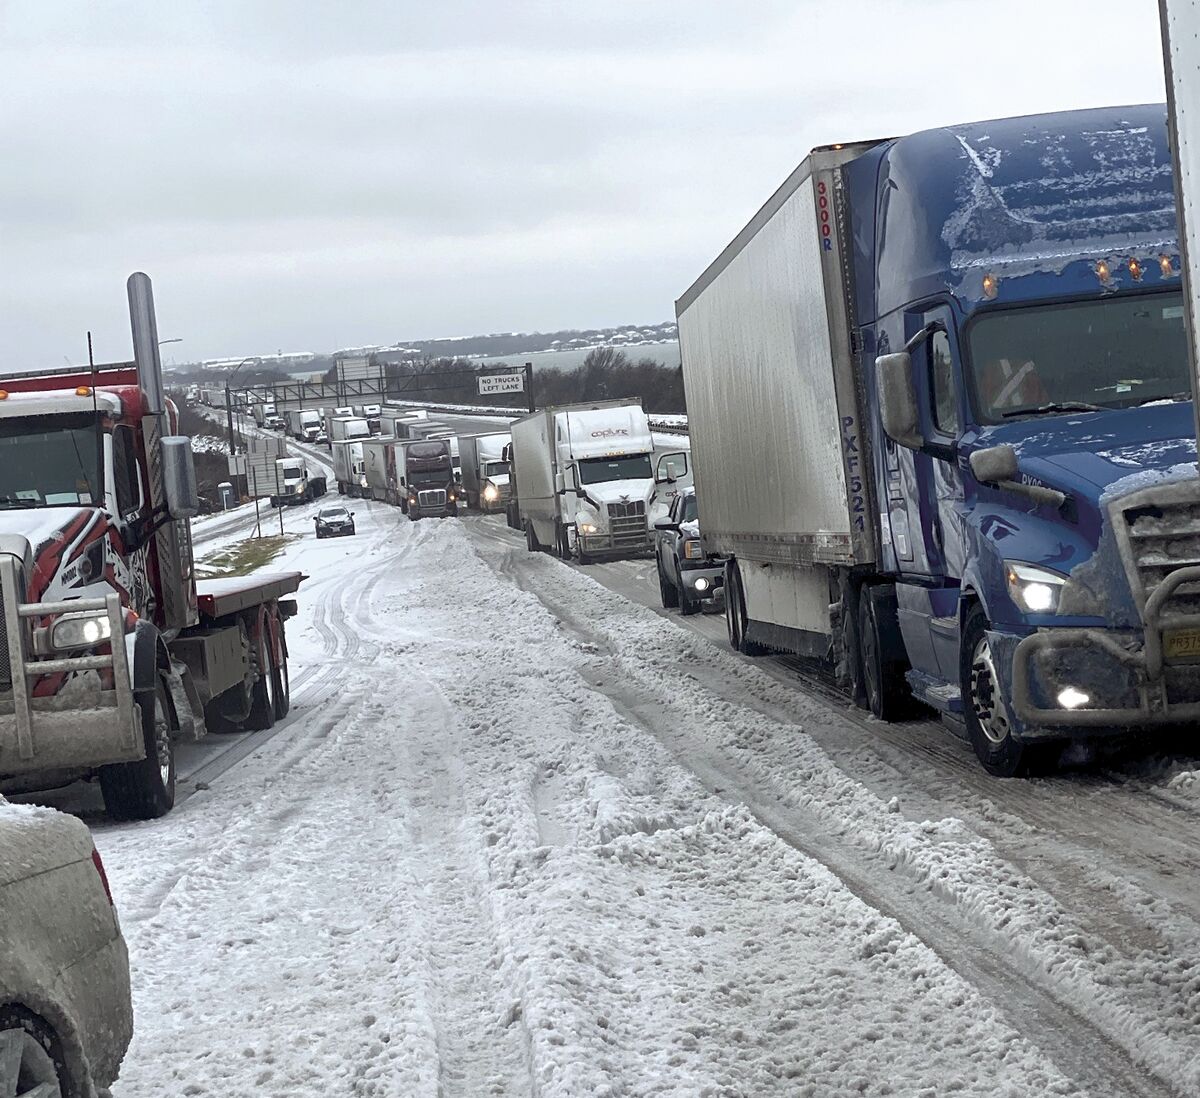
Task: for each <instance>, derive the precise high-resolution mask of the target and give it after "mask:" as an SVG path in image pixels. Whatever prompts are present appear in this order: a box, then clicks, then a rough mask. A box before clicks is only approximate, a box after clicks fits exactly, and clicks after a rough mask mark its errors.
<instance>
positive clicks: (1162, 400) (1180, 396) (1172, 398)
mask: <svg viewBox="0 0 1200 1098" xmlns="http://www.w3.org/2000/svg"><path fill="white" fill-rule="evenodd" d="M1191 399H1192V391H1191V390H1190V389H1189V390H1188V391H1187V392H1186V393H1170V394H1169V395H1168V396H1160V397H1151V398H1150V399H1149V400H1143V401H1142V402H1141V403H1140V404H1138V405H1136V407H1138V408H1145V407H1147V406H1148V405H1151V404H1166V403H1167V402H1168V401H1169V402H1170V403H1172V404H1173V403H1175V402H1176V401H1179V400H1191Z"/></svg>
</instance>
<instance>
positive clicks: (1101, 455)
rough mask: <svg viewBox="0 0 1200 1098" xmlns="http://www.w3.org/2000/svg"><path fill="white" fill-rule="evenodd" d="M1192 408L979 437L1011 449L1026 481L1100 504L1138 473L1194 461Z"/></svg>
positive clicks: (1074, 418) (1070, 419) (1011, 428)
mask: <svg viewBox="0 0 1200 1098" xmlns="http://www.w3.org/2000/svg"><path fill="white" fill-rule="evenodd" d="M1195 432H1196V427H1195V423H1194V421H1193V418H1192V402H1191V401H1177V402H1175V403H1173V404H1164V405H1155V406H1149V407H1145V408H1121V409H1112V410H1108V411H1103V412H1089V413H1085V414H1080V415H1068V416H1055V417H1053V418H1050V419H1038V420H1024V421H1021V422H1020V423H1012V424H1004V425H1002V426H999V427H992V428H990V429H988V430H986V431H984V432H982V433H981V434H980V437H979V443H980V444H981V445H982V446H997V445H1001V444H1005V443H1007V444H1008V445H1011V446H1013V447H1014V448H1015V449H1016V451H1017V458H1018V463H1019V466H1020V470H1021V473H1022V474H1023V475H1024V476H1028V477H1032V478H1035V479H1036V480H1038V481H1040V482H1041V483H1043V484H1046V485H1048V486H1049V487H1052V488H1059V489H1061V490H1063V491H1065V492H1067V493H1069V494H1070V495H1073V496H1076V497H1082V498H1083V499H1085V500H1087V501H1088V502H1090V503H1093V504H1096V503H1098V502H1099V500H1100V496H1101V495H1102V494H1103V493H1104V490H1105V489H1106V488H1107V487H1108V486H1109V485H1110V484H1112V483H1113V482H1114V481H1118V480H1121V479H1123V478H1124V477H1127V476H1129V475H1130V473H1135V472H1138V471H1139V470H1161V471H1166V470H1169V469H1173V468H1175V467H1176V466H1178V465H1182V464H1184V463H1185V462H1194V461H1195V460H1196V436H1195Z"/></svg>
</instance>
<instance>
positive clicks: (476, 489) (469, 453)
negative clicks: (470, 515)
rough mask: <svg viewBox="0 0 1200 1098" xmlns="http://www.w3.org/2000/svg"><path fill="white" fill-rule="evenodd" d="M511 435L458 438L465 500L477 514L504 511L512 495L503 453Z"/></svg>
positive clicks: (464, 436)
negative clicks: (478, 512) (479, 512)
mask: <svg viewBox="0 0 1200 1098" xmlns="http://www.w3.org/2000/svg"><path fill="white" fill-rule="evenodd" d="M510 442H512V435H510V434H507V433H504V434H487V435H459V437H458V452H459V458H460V460H461V463H462V464H461V468H462V488H463V498H464V499H465V501H466V504H467V506H468V507H470V508H473V509H474V510H476V511H503V510H504V508H505V506H506V505H507V504H508V497H509V495H510V494H511V493H510V488H509V483H508V480H509V475H508V461H507V460H506V458H505V457H504V450H505V447H507V446H508V444H509V443H510Z"/></svg>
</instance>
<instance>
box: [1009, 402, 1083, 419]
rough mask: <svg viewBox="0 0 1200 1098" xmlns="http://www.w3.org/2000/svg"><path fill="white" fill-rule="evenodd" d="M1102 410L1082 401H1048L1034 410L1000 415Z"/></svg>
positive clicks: (1020, 410) (1025, 409) (1042, 414)
mask: <svg viewBox="0 0 1200 1098" xmlns="http://www.w3.org/2000/svg"><path fill="white" fill-rule="evenodd" d="M1103 411H1104V409H1103V408H1101V407H1100V405H1099V404H1088V403H1087V402H1086V401H1083V400H1064V401H1061V402H1060V401H1050V402H1049V403H1047V404H1039V405H1037V406H1036V407H1034V408H1013V409H1012V410H1011V411H1008V412H1001V413H1000V415H1001V416H1002V417H1003V418H1004V419H1008V418H1010V417H1011V416H1053V415H1058V413H1059V412H1103Z"/></svg>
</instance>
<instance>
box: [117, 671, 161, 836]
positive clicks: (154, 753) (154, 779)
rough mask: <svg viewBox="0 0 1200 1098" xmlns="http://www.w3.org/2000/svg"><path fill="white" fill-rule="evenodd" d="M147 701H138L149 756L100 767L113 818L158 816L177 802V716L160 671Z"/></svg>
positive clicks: (141, 818) (146, 818)
mask: <svg viewBox="0 0 1200 1098" xmlns="http://www.w3.org/2000/svg"><path fill="white" fill-rule="evenodd" d="M147 701H149V702H150V704H148V705H145V706H143V705H142V704H141V702H139V703H138V713H139V716H140V719H141V722H142V738H143V741H144V743H145V745H146V757H145V758H144V759H139V760H138V761H137V762H127V763H114V764H113V765H112V766H102V767H101V768H100V792H101V793H102V794H103V795H104V807H105V809H106V810H107V811H108V814H109V816H111V817H112V818H113V819H114V820H157V819H158V818H159V817H160V816H165V815H166V814H167V813H168V812H170V811H171V809H172V808H173V807H174V806H175V744H174V741H173V740H172V738H171V733H172V731H173V728H174V720H173V713H172V710H171V700H170V697H169V695H168V693H167V687H166V684H165V683H164V682H163V681H162V677H161V676H159V675H157V674H156V675H155V685H154V691H153V694H152V696H151V698H148V699H147Z"/></svg>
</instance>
